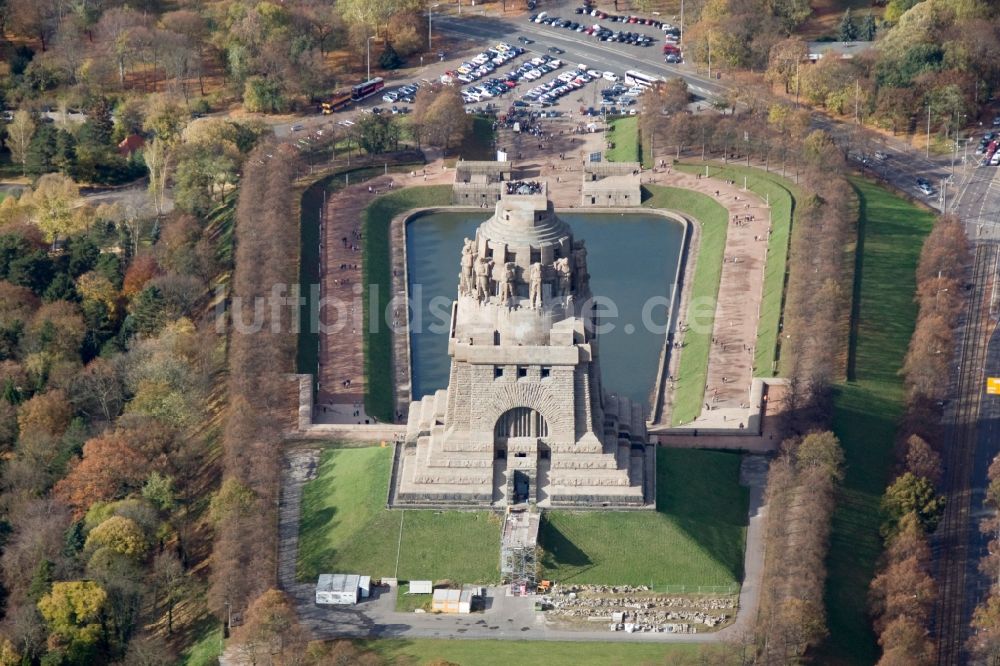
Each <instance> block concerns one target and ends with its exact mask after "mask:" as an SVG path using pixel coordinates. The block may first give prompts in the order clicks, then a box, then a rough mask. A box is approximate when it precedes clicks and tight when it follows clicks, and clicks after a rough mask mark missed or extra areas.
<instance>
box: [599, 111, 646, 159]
mask: <svg viewBox="0 0 1000 666" xmlns="http://www.w3.org/2000/svg"><path fill="white" fill-rule="evenodd" d="M606 138H607V140H608V141H610V142H611V143H613V144H614V145H615V147H614V148H608V149H607V150H605V151H604V158H605V159H606V160H607V161H609V162H638V161H639V116H625V117H623V118H615V119H614V120H610V121H608V132H607V136H606Z"/></svg>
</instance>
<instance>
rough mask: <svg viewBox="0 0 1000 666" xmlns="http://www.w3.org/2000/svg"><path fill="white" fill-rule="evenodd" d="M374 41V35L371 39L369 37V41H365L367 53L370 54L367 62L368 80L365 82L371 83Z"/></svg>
mask: <svg viewBox="0 0 1000 666" xmlns="http://www.w3.org/2000/svg"><path fill="white" fill-rule="evenodd" d="M373 39H375V36H374V35H372V36H371V37H369V38H368V39H366V40H365V52H366V53H367V54H368V57H367V59H366V62H367V63H368V78H366V79H365V81H371V80H372V40H373Z"/></svg>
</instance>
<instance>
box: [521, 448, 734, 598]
mask: <svg viewBox="0 0 1000 666" xmlns="http://www.w3.org/2000/svg"><path fill="white" fill-rule="evenodd" d="M656 457H657V461H656V462H657V465H656V495H657V497H656V512H655V513H653V512H625V511H617V512H615V511H603V512H599V511H550V512H546V513H545V514H544V518H543V520H542V527H541V531H540V535H539V541H540V545H541V546H542V548H543V549H544V550H545V553H544V555H543V557H542V564H543V572H542V577H543V578H548V579H550V580H554V581H556V582H558V583H594V584H609V585H613V584H630V585H656V586H664V585H687V586H697V585H730V584H734V583H738V582H739V581H740V580H742V578H743V546H744V542H745V540H746V524H747V498H748V495H747V489H746V488H744V487H743V486H741V485H739V468H740V455H739V454H735V453H723V452H718V451H701V450H695V449H660V450H658V451H657V452H656Z"/></svg>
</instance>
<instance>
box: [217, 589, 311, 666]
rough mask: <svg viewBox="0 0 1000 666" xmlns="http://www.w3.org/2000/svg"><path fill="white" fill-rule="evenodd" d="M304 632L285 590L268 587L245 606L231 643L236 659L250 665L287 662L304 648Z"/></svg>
mask: <svg viewBox="0 0 1000 666" xmlns="http://www.w3.org/2000/svg"><path fill="white" fill-rule="evenodd" d="M305 643H306V641H305V632H304V630H303V629H302V627H301V626H300V625H299V623H298V619H297V618H296V616H295V611H294V609H293V608H292V605H291V603H290V601H289V599H288V597H287V596H286V595H285V593H284V592H281V591H279V590H275V589H270V590H267V591H265V592H264V593H263V594H261V595H260V596H259V597H257V598H256V599H254V601H253V602H252V603H251V604H250V606H249V608H247V612H246V617H245V618H244V622H243V624H241V625H240V626H239V627H237V628H236V630H235V631H234V632H233V637H232V640H231V642H230V645H231V646H232V649H233V650H234V651H235V652H236V654H237V655H239V658H240V659H241V660H242V661H243V662H245V663H250V664H258V663H278V664H280V663H287V660H288V659H289V657H290V656H292V655H297V654H299V653H301V652H302V651H303V648H304V647H305Z"/></svg>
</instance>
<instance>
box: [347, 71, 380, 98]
mask: <svg viewBox="0 0 1000 666" xmlns="http://www.w3.org/2000/svg"><path fill="white" fill-rule="evenodd" d="M382 88H385V81H383V80H382V78H381V77H378V76H376V77H375V78H374V79H371V80H370V81H365V82H364V83H359V84H358V85H356V86H354V87H353V88H351V100H353V101H355V102H360V101H361V100H363V99H365V98H366V97H371V96H372V95H374V94H375V93H377V92H378V91H379V90H382Z"/></svg>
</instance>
